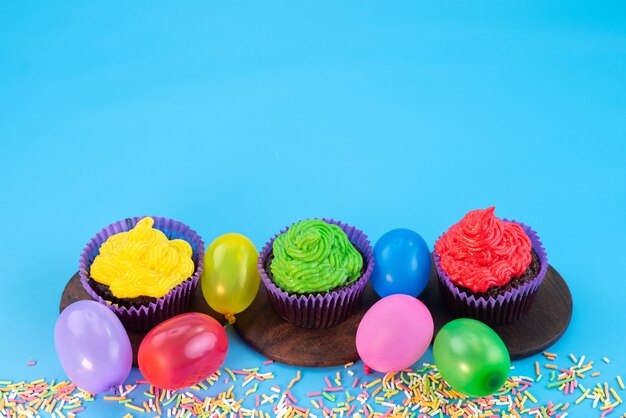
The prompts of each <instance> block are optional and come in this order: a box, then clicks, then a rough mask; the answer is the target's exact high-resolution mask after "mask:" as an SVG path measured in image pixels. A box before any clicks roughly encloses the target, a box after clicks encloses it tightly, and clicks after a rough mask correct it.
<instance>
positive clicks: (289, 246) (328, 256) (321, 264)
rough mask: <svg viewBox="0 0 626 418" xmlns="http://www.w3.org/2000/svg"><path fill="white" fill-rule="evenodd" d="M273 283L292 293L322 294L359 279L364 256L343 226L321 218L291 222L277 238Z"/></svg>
mask: <svg viewBox="0 0 626 418" xmlns="http://www.w3.org/2000/svg"><path fill="white" fill-rule="evenodd" d="M272 251H273V253H274V259H273V260H272V263H271V266H270V268H271V270H272V276H273V279H274V283H276V285H277V286H278V287H280V288H281V289H283V290H285V291H287V292H289V293H319V292H326V291H329V290H332V289H334V288H336V287H339V286H343V285H346V284H349V283H352V282H353V281H355V280H356V279H358V278H359V276H360V273H361V268H362V267H363V257H361V254H360V253H359V252H358V251H357V250H356V248H354V246H352V244H351V243H350V241H349V240H348V236H347V235H346V234H345V232H343V230H342V229H341V228H339V227H338V226H337V225H334V224H328V223H326V222H324V221H320V220H307V221H302V222H298V223H296V224H294V225H292V226H291V227H290V228H289V230H287V232H285V233H284V234H281V235H279V236H278V237H276V239H275V240H274V244H273V247H272Z"/></svg>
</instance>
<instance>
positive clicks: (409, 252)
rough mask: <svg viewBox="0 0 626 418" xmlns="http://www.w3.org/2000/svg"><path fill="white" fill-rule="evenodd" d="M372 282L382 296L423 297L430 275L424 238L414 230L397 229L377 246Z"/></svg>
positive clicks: (383, 238) (428, 255)
mask: <svg viewBox="0 0 626 418" xmlns="http://www.w3.org/2000/svg"><path fill="white" fill-rule="evenodd" d="M374 260H375V263H374V271H373V272H372V277H371V278H370V281H371V282H372V286H373V287H374V290H375V291H376V293H378V295H379V296H380V297H381V298H384V297H385V296H389V295H395V294H399V293H401V294H405V295H411V296H415V297H417V296H419V295H420V293H422V292H423V291H424V289H425V288H426V284H427V283H428V278H429V277H430V264H431V261H430V251H429V250H428V245H427V244H426V241H424V238H422V237H421V236H420V235H419V234H418V233H417V232H414V231H411V230H410V229H394V230H392V231H389V232H387V233H386V234H385V235H383V236H382V237H380V239H379V240H378V242H377V243H376V245H375V246H374Z"/></svg>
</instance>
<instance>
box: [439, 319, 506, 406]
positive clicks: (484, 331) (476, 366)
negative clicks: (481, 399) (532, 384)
mask: <svg viewBox="0 0 626 418" xmlns="http://www.w3.org/2000/svg"><path fill="white" fill-rule="evenodd" d="M433 354H434V357H435V364H436V365H437V368H438V369H439V372H440V373H441V376H443V378H444V379H445V380H446V382H448V384H449V385H450V386H452V388H454V389H455V390H456V391H458V392H461V393H464V394H466V395H469V396H488V395H491V394H492V393H494V392H496V391H497V390H498V389H500V388H501V387H502V385H504V382H505V381H506V379H507V377H508V375H509V369H510V367H511V359H510V358H509V352H508V350H507V348H506V346H505V345H504V343H503V342H502V339H501V338H500V337H499V336H498V334H496V332H495V331H494V330H492V329H491V328H489V327H488V326H487V325H485V324H483V323H482V322H480V321H476V320H474V319H469V318H461V319H455V320H454V321H451V322H448V323H447V324H446V325H444V326H443V327H442V328H441V330H440V331H439V333H438V334H437V336H436V337H435V343H434V344H433Z"/></svg>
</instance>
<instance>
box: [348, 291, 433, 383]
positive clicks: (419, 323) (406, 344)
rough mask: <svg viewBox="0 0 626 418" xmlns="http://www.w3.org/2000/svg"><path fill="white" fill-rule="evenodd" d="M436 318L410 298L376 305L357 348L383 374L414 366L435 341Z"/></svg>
mask: <svg viewBox="0 0 626 418" xmlns="http://www.w3.org/2000/svg"><path fill="white" fill-rule="evenodd" d="M433 328H434V326H433V317H432V316H431V315H430V311H428V308H427V307H426V305H424V304H423V303H422V302H421V301H420V300H418V299H416V298H414V297H413V296H409V295H402V294H398V295H391V296H387V297H385V298H382V299H381V300H379V301H378V302H376V303H375V304H374V305H373V306H372V307H371V308H369V310H368V311H367V312H366V313H365V315H364V316H363V319H361V323H360V324H359V328H358V329H357V331H356V348H357V351H358V352H359V356H361V359H362V360H363V362H364V363H365V364H366V365H367V366H368V367H370V368H372V369H374V370H376V371H379V372H383V373H389V372H397V371H400V370H403V369H406V368H407V367H409V366H411V365H412V364H413V363H415V362H416V361H417V360H419V358H420V357H422V355H424V353H425V352H426V350H427V349H428V346H429V345H430V341H431V340H432V339H433Z"/></svg>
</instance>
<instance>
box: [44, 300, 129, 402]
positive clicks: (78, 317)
mask: <svg viewBox="0 0 626 418" xmlns="http://www.w3.org/2000/svg"><path fill="white" fill-rule="evenodd" d="M54 346H55V348H56V351H57V355H58V356H59V360H60V361H61V366H63V370H65V373H67V376H68V377H69V378H70V380H71V381H72V382H73V383H75V384H76V385H77V386H78V387H79V388H81V389H84V390H86V391H89V392H91V393H103V392H107V391H109V390H110V389H111V388H112V387H114V386H117V385H121V384H122V383H124V381H125V380H126V378H127V377H128V375H129V373H130V368H131V367H132V363H133V352H132V349H131V346H130V340H129V339H128V334H127V333H126V330H125V329H124V326H123V325H122V323H121V322H120V320H119V318H118V317H117V316H116V315H115V314H114V313H113V312H112V311H111V310H110V309H109V308H107V307H106V306H104V305H102V304H100V303H98V302H95V301H91V300H81V301H79V302H75V303H72V304H71V305H70V306H68V307H67V308H65V310H64V311H63V312H61V315H59V318H58V319H57V323H56V325H55V327H54Z"/></svg>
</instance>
